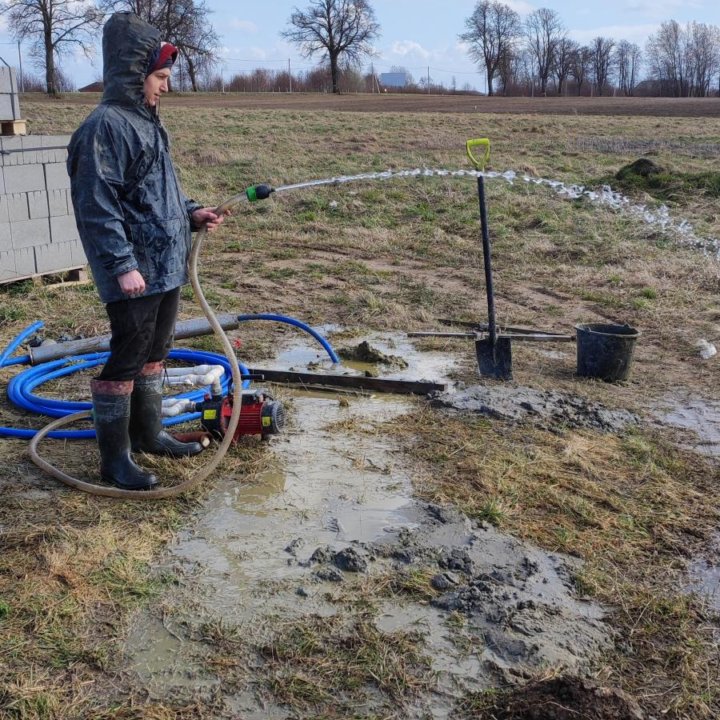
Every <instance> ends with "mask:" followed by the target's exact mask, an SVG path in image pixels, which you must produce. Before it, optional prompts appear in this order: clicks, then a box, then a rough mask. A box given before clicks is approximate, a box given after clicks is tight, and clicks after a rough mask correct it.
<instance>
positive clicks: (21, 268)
mask: <svg viewBox="0 0 720 720" xmlns="http://www.w3.org/2000/svg"><path fill="white" fill-rule="evenodd" d="M13 252H14V254H15V272H16V273H17V276H18V277H25V276H26V275H34V274H35V273H36V271H37V267H36V266H35V250H34V249H33V248H31V247H28V248H20V249H16V250H14V251H13Z"/></svg>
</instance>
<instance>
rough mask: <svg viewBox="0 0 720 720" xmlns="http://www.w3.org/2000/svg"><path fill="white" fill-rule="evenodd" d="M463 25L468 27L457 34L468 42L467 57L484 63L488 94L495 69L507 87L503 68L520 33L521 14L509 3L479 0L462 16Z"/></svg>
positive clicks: (491, 93) (490, 90) (490, 92)
mask: <svg viewBox="0 0 720 720" xmlns="http://www.w3.org/2000/svg"><path fill="white" fill-rule="evenodd" d="M465 27H466V28H467V30H466V32H464V33H463V34H462V35H460V39H461V40H462V41H463V42H465V43H467V44H468V45H469V50H468V53H469V55H470V57H471V58H472V59H473V60H474V61H475V62H476V63H478V64H480V63H482V64H483V65H484V66H485V74H486V75H487V94H488V95H493V94H494V88H493V80H494V78H495V75H496V73H500V74H501V82H502V85H503V88H505V87H507V76H506V74H504V73H503V68H504V69H505V70H506V69H507V67H508V61H509V58H510V56H511V55H512V52H513V46H514V44H515V42H516V40H517V38H518V36H519V34H520V16H519V15H518V14H517V13H516V12H515V11H514V10H513V9H512V8H511V7H509V6H508V5H504V4H503V3H500V2H496V1H490V0H482V2H479V3H478V4H477V5H476V6H475V10H474V11H473V14H472V15H471V16H470V17H469V18H467V19H466V20H465ZM501 66H502V67H501Z"/></svg>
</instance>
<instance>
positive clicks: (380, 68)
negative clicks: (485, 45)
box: [0, 0, 720, 89]
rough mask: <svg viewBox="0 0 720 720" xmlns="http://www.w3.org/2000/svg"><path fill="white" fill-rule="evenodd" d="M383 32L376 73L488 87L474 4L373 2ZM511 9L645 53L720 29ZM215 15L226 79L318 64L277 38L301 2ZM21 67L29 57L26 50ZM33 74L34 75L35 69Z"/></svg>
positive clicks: (81, 62)
mask: <svg viewBox="0 0 720 720" xmlns="http://www.w3.org/2000/svg"><path fill="white" fill-rule="evenodd" d="M370 2H371V4H372V6H373V8H374V9H375V14H376V16H377V20H378V22H379V23H380V26H381V36H380V37H379V38H378V40H377V41H376V43H375V46H376V50H377V56H376V57H375V58H374V59H373V63H374V66H375V69H376V71H377V72H386V71H388V70H389V69H390V67H391V66H393V65H401V66H403V67H405V68H407V69H408V70H409V71H410V73H411V74H412V75H413V77H414V78H415V80H416V81H417V80H419V79H420V78H421V77H425V76H426V74H427V73H428V68H429V72H430V77H431V80H432V82H434V83H440V82H442V83H444V84H445V85H446V86H449V85H450V84H451V82H452V80H453V78H454V79H455V82H456V84H457V86H458V87H462V86H464V85H465V84H466V83H468V84H470V85H472V86H474V87H476V88H477V89H484V79H483V78H482V77H481V76H480V75H479V74H478V72H477V68H476V67H475V66H474V65H473V63H472V62H471V61H470V60H469V59H468V57H467V54H466V52H465V49H464V48H463V47H462V45H461V44H460V43H459V41H458V35H459V34H460V33H461V32H463V30H464V22H465V19H466V18H468V17H469V16H470V15H471V14H472V11H473V9H474V7H475V5H476V1H475V0H444V1H443V0H440V1H438V0H370ZM506 4H508V5H510V6H511V7H513V8H514V9H515V10H517V11H518V12H519V13H520V14H521V15H526V14H527V13H529V12H532V11H533V10H535V9H537V8H540V7H548V8H551V9H552V10H555V11H557V13H558V14H559V15H560V17H561V18H562V20H563V22H564V23H565V26H566V27H567V29H568V31H569V34H570V36H571V37H572V38H573V39H575V40H578V41H580V42H582V43H586V42H589V41H590V40H591V39H592V38H593V37H595V36H597V35H603V36H606V37H611V38H614V39H616V40H622V39H625V40H630V41H631V42H635V43H637V44H639V45H640V46H641V47H644V45H645V41H646V40H647V38H648V36H649V35H650V34H652V33H654V32H655V31H656V30H657V28H658V27H659V25H660V23H661V22H663V21H666V20H670V19H674V20H678V21H679V22H681V23H685V22H689V21H693V20H694V21H697V22H703V23H710V24H713V25H719V26H720V0H604V1H603V2H581V0H566V1H560V0H554V1H552V2H545V3H540V2H538V3H530V2H527V1H526V0H509V1H508V2H507V3H506ZM207 5H208V7H210V8H211V9H212V10H213V11H214V12H213V14H212V16H211V17H212V22H213V25H214V27H215V29H216V30H217V31H218V33H219V34H220V36H221V40H222V45H223V48H222V57H223V59H224V62H223V73H224V75H225V77H226V78H228V77H230V76H231V75H232V74H234V73H237V72H247V71H248V70H252V69H253V68H256V67H266V68H269V69H274V70H279V69H287V67H288V61H290V66H291V68H292V70H293V72H294V73H295V72H298V71H300V70H305V69H309V68H311V67H312V66H313V65H314V64H315V61H314V60H308V59H306V58H303V57H302V56H301V55H300V54H299V53H298V51H297V50H296V48H295V47H294V46H292V45H289V44H288V43H287V42H286V41H285V40H283V39H282V38H281V37H280V34H279V33H280V31H281V30H283V29H285V28H287V21H288V19H289V17H290V14H291V13H292V10H293V8H295V7H299V8H301V9H304V8H305V7H307V5H308V3H307V2H304V1H303V0H300V1H296V2H293V1H292V0H265V2H258V0H252V2H244V1H243V0H207ZM11 41H12V38H11V37H10V36H9V35H8V33H7V31H6V30H5V29H4V28H3V29H1V30H0V43H8V44H0V56H2V57H3V58H4V59H5V60H6V61H7V62H8V63H9V64H11V65H17V63H18V53H17V47H16V46H14V45H12V44H9V43H11ZM23 65H24V67H25V68H27V67H29V66H30V58H29V57H27V56H26V54H25V52H23ZM62 66H63V68H64V69H65V70H66V71H67V72H68V74H72V76H73V77H74V79H75V82H76V84H77V86H82V85H84V84H86V83H89V82H92V81H93V80H95V79H98V78H99V77H100V76H101V74H102V62H101V59H100V58H99V57H98V58H95V59H94V60H92V61H87V60H85V59H84V58H78V59H77V61H73V60H72V59H66V60H63V63H62ZM368 67H369V62H368ZM31 71H33V72H37V70H36V69H32V68H31Z"/></svg>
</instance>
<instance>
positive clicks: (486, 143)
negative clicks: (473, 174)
mask: <svg viewBox="0 0 720 720" xmlns="http://www.w3.org/2000/svg"><path fill="white" fill-rule="evenodd" d="M474 148H485V152H484V153H483V155H482V157H480V158H477V157H476V156H475V154H474V153H473V149H474ZM465 149H466V150H467V156H468V157H469V158H470V162H471V163H472V164H473V165H474V166H475V169H476V170H484V169H485V166H486V165H487V164H488V162H490V140H489V139H488V138H477V139H476V140H468V141H467V142H466V143H465Z"/></svg>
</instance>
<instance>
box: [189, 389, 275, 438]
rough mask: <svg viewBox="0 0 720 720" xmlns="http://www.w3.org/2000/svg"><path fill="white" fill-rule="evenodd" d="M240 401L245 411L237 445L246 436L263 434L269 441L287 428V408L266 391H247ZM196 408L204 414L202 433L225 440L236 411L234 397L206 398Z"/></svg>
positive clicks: (241, 415) (241, 414) (216, 395)
mask: <svg viewBox="0 0 720 720" xmlns="http://www.w3.org/2000/svg"><path fill="white" fill-rule="evenodd" d="M241 402H242V412H241V413H240V422H239V423H238V426H237V430H236V431H235V435H234V437H233V442H234V443H237V442H238V440H239V439H240V437H241V436H243V435H260V437H261V438H262V439H263V440H266V439H267V438H268V437H269V436H270V435H276V434H277V433H279V432H280V431H281V430H282V429H283V427H284V426H285V408H283V406H282V403H280V402H278V401H277V400H275V399H274V398H273V396H272V395H270V393H269V392H267V390H244V391H243V393H242V400H241ZM195 409H196V410H198V411H199V412H200V413H201V420H200V422H201V423H202V427H203V430H205V431H206V432H209V433H210V434H211V435H213V436H214V437H216V438H218V439H220V440H221V439H222V438H224V437H225V434H226V432H227V428H228V423H229V422H230V416H231V415H232V410H233V396H232V395H231V394H227V395H219V394H212V395H206V396H205V400H203V401H202V402H199V403H196V405H195Z"/></svg>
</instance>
